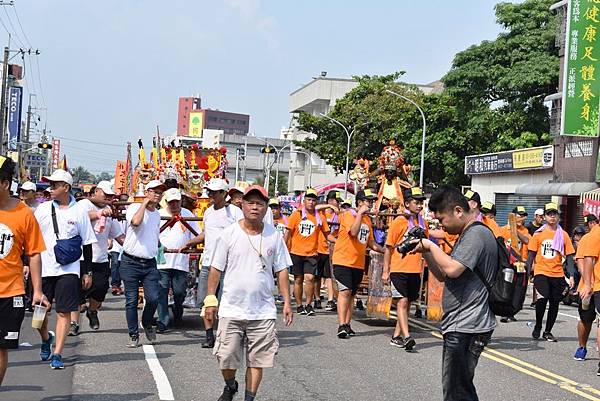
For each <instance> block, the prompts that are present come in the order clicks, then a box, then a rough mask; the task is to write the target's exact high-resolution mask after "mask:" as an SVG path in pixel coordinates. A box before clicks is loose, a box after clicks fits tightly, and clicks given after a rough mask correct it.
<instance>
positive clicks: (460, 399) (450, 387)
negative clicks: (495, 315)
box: [442, 331, 492, 401]
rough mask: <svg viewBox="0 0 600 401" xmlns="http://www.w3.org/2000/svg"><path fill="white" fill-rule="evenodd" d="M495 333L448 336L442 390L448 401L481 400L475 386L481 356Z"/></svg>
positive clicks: (445, 335)
mask: <svg viewBox="0 0 600 401" xmlns="http://www.w3.org/2000/svg"><path fill="white" fill-rule="evenodd" d="M491 337H492V332H491V331H489V332H486V333H475V334H467V333H457V332H448V333H446V334H444V350H443V353H442V389H443V393H444V397H443V400H444V401H478V400H479V398H478V397H477V391H475V385H474V384H473V378H474V377H475V368H476V367H477V362H478V361H479V356H480V355H481V353H482V352H483V349H484V348H485V346H486V345H487V344H488V342H489V341H490V338H491Z"/></svg>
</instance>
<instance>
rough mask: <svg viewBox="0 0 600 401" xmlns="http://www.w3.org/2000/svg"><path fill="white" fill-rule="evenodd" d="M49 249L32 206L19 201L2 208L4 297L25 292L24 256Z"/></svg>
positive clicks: (0, 291)
mask: <svg viewBox="0 0 600 401" xmlns="http://www.w3.org/2000/svg"><path fill="white" fill-rule="evenodd" d="M45 250H46V244H45V243H44V238H43V237H42V232H41V230H40V226H39V225H38V222H37V220H36V219H35V217H34V215H33V212H32V211H31V209H30V208H29V206H27V205H25V204H24V203H22V202H19V204H18V205H17V207H15V208H14V209H12V210H9V211H6V210H0V298H8V297H14V296H15V295H22V294H24V293H25V286H24V285H23V261H22V260H21V255H23V254H25V255H27V256H32V255H35V254H38V253H42V252H43V251H45Z"/></svg>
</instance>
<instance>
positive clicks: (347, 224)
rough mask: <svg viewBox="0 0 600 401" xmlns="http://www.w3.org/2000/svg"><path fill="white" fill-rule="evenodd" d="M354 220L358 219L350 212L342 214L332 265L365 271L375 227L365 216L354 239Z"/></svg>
mask: <svg viewBox="0 0 600 401" xmlns="http://www.w3.org/2000/svg"><path fill="white" fill-rule="evenodd" d="M354 220H356V217H355V216H354V215H353V213H352V212H350V211H347V212H344V213H342V214H340V229H339V232H338V237H337V241H336V243H335V247H334V249H333V257H332V262H331V263H332V264H333V265H340V266H346V267H352V268H354V269H361V270H364V268H365V255H366V251H367V245H368V244H369V241H373V225H372V224H371V220H370V219H369V218H368V217H367V216H363V217H362V222H361V224H360V229H359V230H358V234H357V235H356V237H353V236H351V235H350V228H351V227H352V225H353V224H354Z"/></svg>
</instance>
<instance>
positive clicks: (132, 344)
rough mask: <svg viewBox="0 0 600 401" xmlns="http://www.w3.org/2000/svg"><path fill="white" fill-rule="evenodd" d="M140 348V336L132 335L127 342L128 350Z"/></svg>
mask: <svg viewBox="0 0 600 401" xmlns="http://www.w3.org/2000/svg"><path fill="white" fill-rule="evenodd" d="M139 346H140V336H139V335H137V334H130V335H129V341H127V348H137V347H139Z"/></svg>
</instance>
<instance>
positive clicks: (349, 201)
mask: <svg viewBox="0 0 600 401" xmlns="http://www.w3.org/2000/svg"><path fill="white" fill-rule="evenodd" d="M342 205H348V206H352V199H350V198H346V199H344V201H343V202H342Z"/></svg>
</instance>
